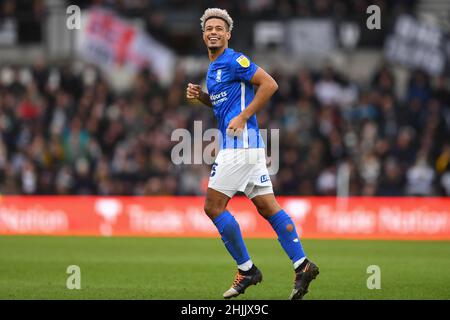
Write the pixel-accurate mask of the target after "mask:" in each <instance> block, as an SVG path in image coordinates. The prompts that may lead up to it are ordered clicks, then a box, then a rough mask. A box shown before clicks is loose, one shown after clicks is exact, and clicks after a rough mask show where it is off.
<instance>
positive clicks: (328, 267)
mask: <svg viewBox="0 0 450 320" xmlns="http://www.w3.org/2000/svg"><path fill="white" fill-rule="evenodd" d="M246 243H247V246H248V249H249V252H250V255H251V257H252V259H253V261H254V262H255V263H256V265H257V266H258V267H259V268H260V269H261V271H262V272H263V276H264V279H263V282H262V283H261V284H258V285H257V286H252V287H250V288H248V289H247V291H246V293H245V294H244V295H241V296H240V297H238V298H237V299H258V300H259V299H262V300H264V299H287V298H288V296H289V294H290V292H291V288H292V285H293V277H294V276H293V270H292V265H291V263H290V260H289V259H288V258H287V256H285V254H284V252H283V251H282V249H281V247H280V245H279V243H278V241H277V240H276V239H247V240H246ZM303 246H304V248H305V251H306V253H307V254H308V256H309V257H310V258H311V259H312V260H313V261H314V262H316V264H318V265H319V267H320V275H319V276H318V277H317V279H316V280H315V281H314V282H313V283H312V284H311V286H310V292H309V293H308V294H307V295H306V296H305V299H450V289H449V288H450V242H448V241H447V242H434V241H433V242H432V241H423V242H415V241H414V242H413V241H356V240H355V241H351V240H303ZM69 265H78V266H79V267H80V269H81V290H69V289H67V288H66V280H67V278H68V277H69V274H67V273H66V270H67V267H68V266H69ZM369 265H378V266H379V267H380V268H381V289H379V290H377V289H373V290H369V289H368V288H367V285H366V283H367V278H368V277H369V276H370V274H368V273H367V267H368V266H369ZM235 271H236V269H235V265H234V263H233V261H232V259H231V257H229V256H228V253H227V252H226V250H225V248H224V247H223V245H222V242H221V240H220V239H219V238H217V239H209V238H208V239H198V238H122V237H113V238H100V237H98V238H97V237H38V236H1V237H0V299H201V300H204V299H205V300H206V299H208V300H209V299H222V293H223V291H225V290H226V289H228V288H229V286H230V285H231V282H232V281H233V278H234V274H235Z"/></svg>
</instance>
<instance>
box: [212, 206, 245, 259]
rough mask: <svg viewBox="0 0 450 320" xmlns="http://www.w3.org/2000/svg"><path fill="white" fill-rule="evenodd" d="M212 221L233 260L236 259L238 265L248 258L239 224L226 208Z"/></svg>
mask: <svg viewBox="0 0 450 320" xmlns="http://www.w3.org/2000/svg"><path fill="white" fill-rule="evenodd" d="M213 222H214V224H215V225H216V227H217V230H219V233H220V235H221V236H222V241H223V243H224V244H225V247H226V248H227V250H228V252H229V253H230V254H231V256H232V257H233V258H234V260H236V263H237V264H238V265H240V264H243V263H244V262H247V261H248V260H250V256H249V255H248V252H247V248H246V247H245V243H244V240H243V239H242V234H241V229H240V228H239V224H238V223H237V221H236V219H234V217H233V216H232V215H231V213H230V212H229V211H228V210H225V211H224V212H222V213H221V214H220V215H218V216H217V217H215V218H214V219H213Z"/></svg>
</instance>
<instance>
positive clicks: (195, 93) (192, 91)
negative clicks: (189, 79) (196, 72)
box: [186, 83, 202, 99]
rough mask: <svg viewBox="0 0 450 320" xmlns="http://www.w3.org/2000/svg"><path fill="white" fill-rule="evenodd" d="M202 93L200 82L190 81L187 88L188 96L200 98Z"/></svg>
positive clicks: (189, 97)
mask: <svg viewBox="0 0 450 320" xmlns="http://www.w3.org/2000/svg"><path fill="white" fill-rule="evenodd" d="M201 93H202V88H201V87H200V85H198V84H193V83H188V86H187V88H186V98H188V99H199V98H200V94H201Z"/></svg>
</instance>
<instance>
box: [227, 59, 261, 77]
mask: <svg viewBox="0 0 450 320" xmlns="http://www.w3.org/2000/svg"><path fill="white" fill-rule="evenodd" d="M231 64H232V66H233V71H234V72H233V74H234V79H235V80H238V81H247V82H250V80H252V78H253V75H254V74H255V72H256V70H257V69H258V66H257V65H256V64H255V63H253V62H252V61H251V60H250V59H249V58H248V57H247V56H245V55H243V54H241V53H238V54H236V55H234V57H233V61H231Z"/></svg>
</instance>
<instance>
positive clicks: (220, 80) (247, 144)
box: [206, 48, 264, 149]
mask: <svg viewBox="0 0 450 320" xmlns="http://www.w3.org/2000/svg"><path fill="white" fill-rule="evenodd" d="M257 69H258V66H257V65H256V64H254V63H253V62H252V61H250V59H249V58H248V57H247V56H245V55H243V54H242V53H239V52H236V51H234V50H233V49H230V48H226V49H225V51H224V52H223V53H222V54H221V55H220V56H219V57H217V59H216V60H214V61H213V62H211V63H210V65H209V68H208V73H207V75H206V86H207V87H208V93H209V97H210V99H211V102H212V104H213V110H214V115H215V117H216V119H217V122H218V128H219V130H220V132H221V133H222V139H223V140H222V143H221V148H222V149H226V148H264V142H263V140H262V138H261V135H260V133H259V128H258V122H257V120H256V115H253V116H251V117H250V118H249V119H248V120H247V123H246V125H245V128H244V131H243V134H242V135H241V136H239V137H234V136H227V134H226V129H227V127H228V124H229V122H230V121H231V120H232V119H233V118H234V117H236V116H237V115H239V113H241V111H242V110H244V109H245V108H246V107H247V106H248V105H249V104H250V102H251V101H252V100H253V98H254V96H255V92H254V89H253V85H252V84H251V83H250V80H251V79H252V77H253V75H254V74H255V72H256V70H257Z"/></svg>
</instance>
